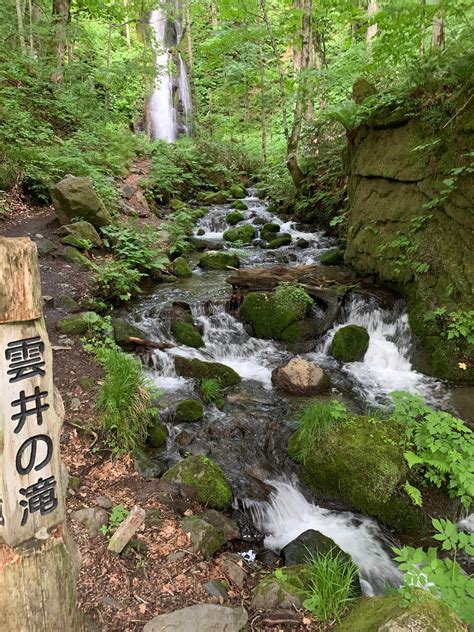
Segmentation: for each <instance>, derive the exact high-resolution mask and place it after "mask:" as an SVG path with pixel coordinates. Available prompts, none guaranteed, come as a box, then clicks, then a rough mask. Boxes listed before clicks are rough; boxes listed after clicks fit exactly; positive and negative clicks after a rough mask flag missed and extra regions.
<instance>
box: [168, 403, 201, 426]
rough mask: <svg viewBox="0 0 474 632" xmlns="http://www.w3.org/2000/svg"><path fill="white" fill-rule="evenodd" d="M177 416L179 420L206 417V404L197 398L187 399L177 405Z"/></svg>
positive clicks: (187, 421) (198, 419) (189, 420)
mask: <svg viewBox="0 0 474 632" xmlns="http://www.w3.org/2000/svg"><path fill="white" fill-rule="evenodd" d="M175 416H176V419H177V421H179V422H186V423H192V422H194V421H201V419H202V418H203V417H204V406H203V405H202V402H200V401H198V400H197V399H185V400H183V401H182V402H179V404H178V405H177V406H176V411H175Z"/></svg>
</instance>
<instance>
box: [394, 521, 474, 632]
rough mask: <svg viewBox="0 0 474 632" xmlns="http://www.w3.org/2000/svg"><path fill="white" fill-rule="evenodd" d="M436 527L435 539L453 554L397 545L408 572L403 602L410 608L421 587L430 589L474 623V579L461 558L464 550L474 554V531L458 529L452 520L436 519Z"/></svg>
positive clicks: (397, 556)
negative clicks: (468, 573) (464, 569)
mask: <svg viewBox="0 0 474 632" xmlns="http://www.w3.org/2000/svg"><path fill="white" fill-rule="evenodd" d="M432 523H433V527H434V528H435V530H436V532H437V533H436V534H435V535H434V539H435V540H437V541H438V542H441V543H442V545H441V549H442V550H443V551H450V552H451V553H452V558H451V557H444V556H443V557H442V558H440V557H438V549H437V548H436V547H430V548H429V549H428V551H423V549H422V548H416V549H415V548H413V547H411V546H404V547H402V548H394V549H393V550H394V552H395V554H396V557H395V560H396V561H397V562H398V564H399V568H400V570H401V571H403V572H404V575H403V586H402V587H401V588H400V589H399V592H400V594H401V596H402V601H401V605H402V606H403V607H408V606H409V605H410V604H411V603H412V602H413V600H415V599H416V598H417V592H416V591H417V589H419V588H423V589H425V590H428V591H429V592H430V593H431V594H433V595H434V596H435V597H437V598H438V599H441V600H442V601H444V602H445V603H446V604H447V605H449V607H450V608H452V609H453V610H454V612H456V614H458V615H459V616H460V617H461V619H463V620H464V621H465V622H466V623H469V624H471V625H472V624H473V623H474V600H473V596H474V578H473V577H472V576H469V575H467V574H465V573H464V572H463V570H462V568H461V566H460V565H459V562H458V561H457V556H458V554H459V553H460V552H461V551H465V553H466V554H467V555H470V556H472V555H474V533H471V534H469V535H468V534H467V533H464V532H463V531H458V529H457V528H456V525H454V524H453V523H452V522H450V521H449V520H436V519H435V520H433V521H432Z"/></svg>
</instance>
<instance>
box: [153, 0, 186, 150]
mask: <svg viewBox="0 0 474 632" xmlns="http://www.w3.org/2000/svg"><path fill="white" fill-rule="evenodd" d="M172 5H173V6H168V3H166V2H162V3H161V4H160V5H159V6H158V8H157V9H155V10H154V11H152V12H151V15H150V25H151V27H152V29H153V32H154V34H155V42H154V43H153V47H154V49H155V56H156V83H155V89H154V91H153V94H152V96H151V99H150V122H151V135H152V137H153V138H160V139H162V140H166V141H167V142H168V143H173V142H175V141H176V140H177V139H178V137H179V136H180V135H181V134H186V135H188V136H189V135H190V134H191V114H192V99H191V91H190V87H189V78H188V73H187V69H186V64H185V63H184V60H183V58H182V56H181V53H179V52H178V51H177V47H178V46H179V43H180V42H181V39H182V37H183V29H182V26H181V18H179V17H171V16H170V14H169V13H170V11H169V10H170V9H171V10H172V11H173V14H174V15H176V16H178V15H179V1H177V0H176V1H175V2H173V3H172ZM167 10H168V11H167ZM170 49H173V52H170ZM173 66H174V67H175V68H176V72H173V71H172V70H171V69H172V67H173Z"/></svg>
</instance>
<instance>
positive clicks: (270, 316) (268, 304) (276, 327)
mask: <svg viewBox="0 0 474 632" xmlns="http://www.w3.org/2000/svg"><path fill="white" fill-rule="evenodd" d="M306 309H307V308H306V307H304V306H303V305H302V304H300V303H298V302H283V301H281V300H278V298H277V297H276V296H275V294H274V293H271V292H250V293H249V294H247V296H246V297H245V299H244V302H243V303H242V305H241V307H240V310H239V316H240V318H242V319H243V320H245V321H246V322H248V323H250V324H251V325H252V329H253V331H254V334H255V336H256V337H257V338H269V339H272V338H273V339H275V340H281V338H282V334H283V332H284V331H285V330H286V329H287V327H289V326H290V325H292V324H293V323H295V322H297V321H299V320H301V319H303V318H304V317H305V314H306Z"/></svg>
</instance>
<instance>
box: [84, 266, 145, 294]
mask: <svg viewBox="0 0 474 632" xmlns="http://www.w3.org/2000/svg"><path fill="white" fill-rule="evenodd" d="M145 276H146V275H145V274H143V273H142V272H140V271H139V270H136V269H135V268H133V267H132V266H131V265H130V264H128V263H126V262H124V261H115V260H114V259H106V260H105V261H102V262H101V264H100V265H97V264H95V265H94V285H95V294H96V295H97V296H99V297H101V298H103V299H104V301H109V302H113V301H116V300H120V301H128V300H130V298H131V296H132V294H134V293H138V292H140V286H139V281H140V280H141V279H142V278H143V277H145Z"/></svg>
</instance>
